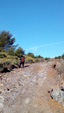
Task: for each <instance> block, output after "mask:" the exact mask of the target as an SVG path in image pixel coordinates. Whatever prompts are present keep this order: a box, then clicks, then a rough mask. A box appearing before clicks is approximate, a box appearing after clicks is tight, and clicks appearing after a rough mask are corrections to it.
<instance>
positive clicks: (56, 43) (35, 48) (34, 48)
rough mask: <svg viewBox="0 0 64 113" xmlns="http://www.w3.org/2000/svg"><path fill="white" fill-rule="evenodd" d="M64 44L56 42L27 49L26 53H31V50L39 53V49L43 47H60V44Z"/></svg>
mask: <svg viewBox="0 0 64 113" xmlns="http://www.w3.org/2000/svg"><path fill="white" fill-rule="evenodd" d="M63 43H64V42H55V43H50V44H44V45H40V46H35V47H32V48H28V49H25V50H26V51H29V50H35V51H37V49H38V48H42V47H46V46H52V45H58V44H63Z"/></svg>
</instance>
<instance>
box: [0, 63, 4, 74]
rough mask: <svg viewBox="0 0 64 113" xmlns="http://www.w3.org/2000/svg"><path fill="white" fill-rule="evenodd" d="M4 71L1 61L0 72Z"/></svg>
mask: <svg viewBox="0 0 64 113" xmlns="http://www.w3.org/2000/svg"><path fill="white" fill-rule="evenodd" d="M3 71H4V66H3V64H2V63H0V72H3Z"/></svg>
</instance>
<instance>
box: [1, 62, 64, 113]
mask: <svg viewBox="0 0 64 113" xmlns="http://www.w3.org/2000/svg"><path fill="white" fill-rule="evenodd" d="M53 64H54V62H51V61H50V62H44V63H43V62H41V63H34V64H25V68H17V69H14V70H13V71H11V72H8V73H4V74H3V76H2V77H0V113H64V106H63V101H62V102H61V101H60V102H59V101H58V99H57V100H55V96H56V95H55V94H56V93H54V92H55V90H54V88H55V87H56V86H59V87H60V88H61V77H60V75H58V73H57V71H56V69H54V68H53V67H52V65H53ZM62 84H63V83H62ZM60 90H62V89H60ZM52 92H53V94H52ZM51 97H52V98H51ZM63 99H64V98H63Z"/></svg>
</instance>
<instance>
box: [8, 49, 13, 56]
mask: <svg viewBox="0 0 64 113" xmlns="http://www.w3.org/2000/svg"><path fill="white" fill-rule="evenodd" d="M7 53H8V55H11V56H14V48H10V49H9V50H8V51H7Z"/></svg>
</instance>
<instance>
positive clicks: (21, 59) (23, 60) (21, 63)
mask: <svg viewBox="0 0 64 113" xmlns="http://www.w3.org/2000/svg"><path fill="white" fill-rule="evenodd" d="M24 63H25V57H24V56H21V58H20V67H21V65H22V68H24Z"/></svg>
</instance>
